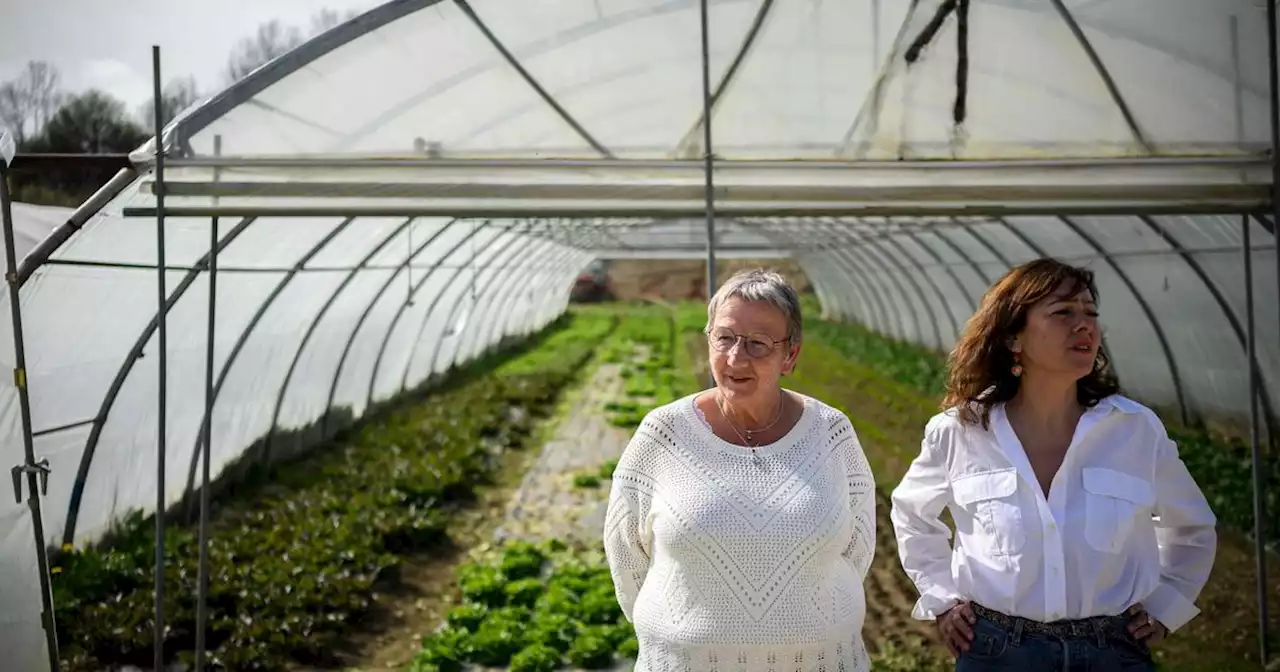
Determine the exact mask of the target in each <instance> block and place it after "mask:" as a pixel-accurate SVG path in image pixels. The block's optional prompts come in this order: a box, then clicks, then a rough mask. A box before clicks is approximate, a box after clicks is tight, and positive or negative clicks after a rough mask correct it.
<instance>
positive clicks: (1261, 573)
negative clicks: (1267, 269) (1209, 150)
mask: <svg viewBox="0 0 1280 672" xmlns="http://www.w3.org/2000/svg"><path fill="white" fill-rule="evenodd" d="M1240 223H1241V225H1242V226H1243V227H1244V241H1243V243H1242V245H1243V247H1244V310H1245V338H1246V343H1247V347H1246V350H1247V353H1246V356H1247V358H1248V361H1247V362H1246V366H1247V367H1248V372H1249V448H1250V451H1251V453H1252V455H1253V532H1254V542H1255V544H1256V545H1257V548H1256V549H1255V550H1256V554H1257V564H1258V615H1259V618H1260V619H1261V620H1260V621H1259V628H1260V629H1259V630H1258V639H1259V641H1260V643H1261V646H1262V662H1263V663H1264V664H1265V663H1266V662H1267V556H1266V552H1267V549H1266V541H1265V527H1264V524H1263V502H1262V482H1263V467H1262V449H1261V448H1260V447H1259V445H1258V444H1259V441H1258V339H1257V334H1256V331H1257V330H1256V329H1255V328H1254V322H1255V320H1254V313H1253V246H1252V245H1251V244H1250V237H1251V236H1250V230H1249V216H1248V215H1241V216H1240Z"/></svg>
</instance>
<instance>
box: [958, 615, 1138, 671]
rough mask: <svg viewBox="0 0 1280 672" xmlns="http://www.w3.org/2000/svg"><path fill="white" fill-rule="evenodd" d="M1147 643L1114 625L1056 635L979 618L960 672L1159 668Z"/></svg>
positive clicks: (1118, 623)
mask: <svg viewBox="0 0 1280 672" xmlns="http://www.w3.org/2000/svg"><path fill="white" fill-rule="evenodd" d="M1155 669H1156V667H1155V663H1154V662H1153V661H1152V659H1151V653H1150V652H1149V651H1148V650H1147V647H1146V645H1144V644H1142V643H1140V642H1138V641H1137V640H1135V639H1133V637H1131V636H1130V635H1129V634H1128V632H1126V631H1125V630H1124V619H1123V618H1122V617H1118V618H1117V620H1116V627H1114V628H1110V629H1108V631H1106V632H1103V631H1101V630H1100V631H1099V632H1097V633H1095V635H1093V636H1078V637H1055V636H1051V635H1046V634H1042V633H1038V632H1023V631H1022V628H1021V627H1020V626H1016V627H1014V628H1005V627H1002V626H1000V625H998V624H996V623H994V622H992V621H990V620H987V619H985V618H982V617H981V616H979V617H978V621H977V622H976V623H974V625H973V642H972V643H971V644H970V646H969V650H968V651H967V652H965V653H962V654H960V658H959V660H958V661H957V662H956V672H998V671H1003V670H1008V671H1009V672H1013V671H1014V670H1017V671H1018V672H1042V671H1043V672H1155Z"/></svg>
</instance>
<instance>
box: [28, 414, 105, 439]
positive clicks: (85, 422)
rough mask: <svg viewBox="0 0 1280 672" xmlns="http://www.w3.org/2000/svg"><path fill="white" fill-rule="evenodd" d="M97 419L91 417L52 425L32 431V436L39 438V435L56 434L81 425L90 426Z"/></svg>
mask: <svg viewBox="0 0 1280 672" xmlns="http://www.w3.org/2000/svg"><path fill="white" fill-rule="evenodd" d="M96 421H97V418H89V419H88V420H81V421H80V422H73V423H71V424H68V425H60V426H58V427H50V428H48V429H42V430H40V431H37V432H31V436H32V438H37V437H41V436H45V435H47V434H56V433H58V432H65V431H68V430H72V429H77V428H79V427H88V426H89V425H92V424H93V423H94V422H96Z"/></svg>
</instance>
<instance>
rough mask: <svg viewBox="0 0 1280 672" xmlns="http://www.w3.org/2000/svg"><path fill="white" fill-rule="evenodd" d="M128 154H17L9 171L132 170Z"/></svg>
mask: <svg viewBox="0 0 1280 672" xmlns="http://www.w3.org/2000/svg"><path fill="white" fill-rule="evenodd" d="M132 167H133V162H131V161H130V160H129V155H128V154H68V153H61V154H60V153H25V154H24V153H18V154H15V155H14V157H13V163H12V164H11V165H10V166H9V168H10V169H17V170H20V169H23V168H30V169H45V170H48V169H52V168H115V169H117V170H119V169H123V168H132Z"/></svg>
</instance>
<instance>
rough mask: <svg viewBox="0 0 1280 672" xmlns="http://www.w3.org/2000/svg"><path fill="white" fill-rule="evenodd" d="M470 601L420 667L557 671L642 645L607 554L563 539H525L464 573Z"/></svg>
mask: <svg viewBox="0 0 1280 672" xmlns="http://www.w3.org/2000/svg"><path fill="white" fill-rule="evenodd" d="M458 577H459V579H458V588H459V589H460V592H461V594H462V597H463V601H462V603H461V604H459V605H458V606H456V607H454V608H453V609H452V610H451V611H450V612H449V614H448V616H447V618H446V623H445V627H443V628H441V629H440V630H438V631H436V632H435V633H433V634H432V635H430V636H428V637H427V638H425V639H424V641H423V650H422V653H420V654H419V655H418V657H417V658H416V659H415V660H414V661H413V664H412V666H411V667H410V669H411V670H412V671H413V672H457V671H458V670H461V669H462V668H463V666H464V665H466V664H471V665H477V666H481V667H486V668H493V667H507V668H508V669H510V670H511V672H551V670H555V669H559V668H560V667H561V666H562V665H563V664H565V663H568V665H570V666H572V667H574V668H578V669H603V668H608V667H611V666H613V665H614V664H616V663H617V662H619V661H620V660H625V659H628V658H631V659H634V658H635V655H636V652H637V650H638V644H637V642H636V637H635V630H634V629H633V628H632V626H631V624H630V623H629V622H628V621H627V620H626V618H625V617H624V616H623V615H622V610H621V608H620V607H619V606H618V601H617V598H616V597H615V596H614V590H613V582H612V580H611V578H610V576H609V569H608V567H607V565H606V564H605V563H604V558H603V555H602V554H601V552H599V551H595V552H583V551H570V550H569V549H568V548H567V547H566V546H565V545H564V544H562V543H560V542H559V541H558V540H554V539H552V540H548V541H546V542H544V543H542V544H539V545H534V544H531V543H528V542H523V541H517V542H514V543H512V544H511V545H509V546H507V547H506V548H505V549H504V550H503V553H502V555H501V556H500V558H499V559H498V560H497V561H494V562H489V563H472V564H468V565H464V566H462V567H461V568H460V569H459V571H458Z"/></svg>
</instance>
